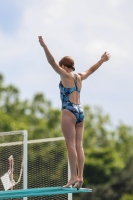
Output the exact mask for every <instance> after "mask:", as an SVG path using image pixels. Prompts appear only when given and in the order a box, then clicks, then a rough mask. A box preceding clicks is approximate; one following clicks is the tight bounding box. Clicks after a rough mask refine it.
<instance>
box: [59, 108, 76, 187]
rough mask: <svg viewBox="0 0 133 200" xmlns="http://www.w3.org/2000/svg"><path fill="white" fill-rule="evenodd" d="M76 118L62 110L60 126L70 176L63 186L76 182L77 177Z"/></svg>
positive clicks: (67, 111)
mask: <svg viewBox="0 0 133 200" xmlns="http://www.w3.org/2000/svg"><path fill="white" fill-rule="evenodd" d="M75 124H76V118H75V116H74V115H73V113H71V112H70V111H69V110H66V109H64V110H63V111H62V122H61V127H62V131H63V134H64V137H65V141H66V147H67V151H68V159H69V164H70V171H71V178H70V180H69V181H68V183H67V184H66V185H65V186H70V185H72V184H74V183H76V182H78V177H77V169H76V165H77V152H76V140H75V139H76V129H75Z"/></svg>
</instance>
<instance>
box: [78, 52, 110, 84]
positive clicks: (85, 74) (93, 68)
mask: <svg viewBox="0 0 133 200" xmlns="http://www.w3.org/2000/svg"><path fill="white" fill-rule="evenodd" d="M109 59H110V54H108V53H107V52H105V53H104V54H103V55H102V56H101V59H100V60H99V61H98V62H97V63H95V64H94V65H93V66H91V67H90V68H89V69H88V70H86V71H85V72H82V73H78V74H79V75H80V76H81V80H85V79H86V78H88V76H89V75H91V74H92V73H93V72H95V71H96V70H97V69H98V68H99V67H100V66H101V65H102V64H103V63H104V62H106V61H108V60H109Z"/></svg>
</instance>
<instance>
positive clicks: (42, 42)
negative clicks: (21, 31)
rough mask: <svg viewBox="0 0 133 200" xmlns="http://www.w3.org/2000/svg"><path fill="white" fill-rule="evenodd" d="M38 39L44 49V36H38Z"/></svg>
mask: <svg viewBox="0 0 133 200" xmlns="http://www.w3.org/2000/svg"><path fill="white" fill-rule="evenodd" d="M38 39H39V42H40V45H41V46H42V47H44V45H45V43H44V41H43V38H42V36H38Z"/></svg>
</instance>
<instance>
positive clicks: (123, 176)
mask: <svg viewBox="0 0 133 200" xmlns="http://www.w3.org/2000/svg"><path fill="white" fill-rule="evenodd" d="M84 113H85V125H84V137H83V146H84V152H85V167H84V187H89V188H92V189H93V193H92V194H89V196H88V194H81V195H79V194H78V196H75V198H74V199H75V200H79V199H80V200H88V199H89V197H91V200H128V199H129V198H130V196H131V195H126V194H131V193H132V187H133V179H132V166H133V160H132V158H133V148H132V147H133V128H132V127H130V126H127V125H125V124H119V125H118V126H117V127H116V128H115V129H114V127H112V125H111V120H110V117H109V115H107V114H104V113H103V110H102V109H101V108H99V107H94V108H91V107H89V106H88V105H86V106H84ZM60 121H61V111H60V110H59V109H53V108H52V104H51V102H50V101H49V100H47V99H46V98H45V96H44V95H43V94H41V93H39V94H36V95H34V97H33V98H32V99H31V100H24V101H22V100H20V98H19V90H18V89H17V88H16V87H15V86H13V85H8V86H5V85H4V78H3V76H2V75H1V74H0V132H7V131H15V130H28V133H29V139H41V138H51V137H58V136H62V132H61V128H60ZM0 142H3V141H0ZM37 148H38V151H36V150H35V156H36V158H39V159H40V160H41V161H42V162H45V161H44V159H43V158H44V157H43V155H40V151H39V147H37ZM56 149H57V148H56ZM52 150H53V149H50V148H47V151H46V153H49V152H50V151H52ZM57 153H58V156H60V148H59V147H58V150H57ZM30 159H32V157H30ZM48 159H49V158H48ZM35 162H36V161H35ZM63 162H64V161H63ZM57 168H59V166H57ZM56 170H57V169H56ZM44 171H45V170H44ZM126 198H127V199H126ZM131 198H132V197H131ZM129 200H130V199H129Z"/></svg>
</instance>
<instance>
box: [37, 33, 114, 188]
mask: <svg viewBox="0 0 133 200" xmlns="http://www.w3.org/2000/svg"><path fill="white" fill-rule="evenodd" d="M38 38H39V42H40V45H41V46H42V47H43V49H44V52H45V55H46V58H47V60H48V62H49V64H50V65H51V66H52V68H53V69H54V70H55V72H56V73H57V74H59V75H60V79H61V81H60V83H59V89H60V97H61V101H62V119H61V128H62V132H63V135H64V137H65V141H66V147H67V151H68V159H69V164H70V171H71V178H70V180H69V181H68V183H67V184H66V185H65V186H63V187H69V186H71V185H72V186H73V187H76V188H77V189H79V188H80V187H82V184H83V169H84V151H83V146H82V137H83V130H84V112H83V109H82V107H81V105H80V91H81V88H82V81H83V80H85V79H86V78H88V76H89V75H91V74H92V73H93V72H94V71H96V70H97V69H98V68H99V67H100V66H101V65H102V64H103V63H104V62H106V61H108V60H109V58H110V55H109V54H108V53H106V52H105V53H104V54H103V55H102V56H101V59H100V60H99V61H98V62H97V63H96V64H94V65H93V66H92V67H90V68H89V69H87V70H86V71H85V72H83V73H78V74H74V72H73V71H74V70H75V67H74V60H73V59H72V58H71V57H70V56H65V57H63V58H62V59H61V60H60V61H59V65H58V64H57V63H56V62H55V60H54V57H53V56H52V54H51V53H50V51H49V49H48V47H47V46H46V44H45V42H44V41H43V38H42V36H39V37H38ZM77 168H78V174H77Z"/></svg>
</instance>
